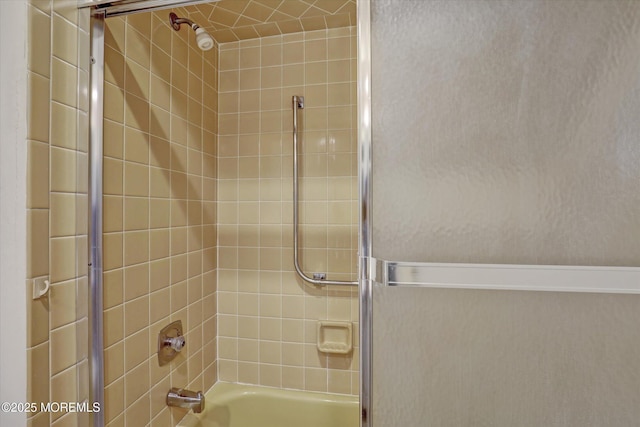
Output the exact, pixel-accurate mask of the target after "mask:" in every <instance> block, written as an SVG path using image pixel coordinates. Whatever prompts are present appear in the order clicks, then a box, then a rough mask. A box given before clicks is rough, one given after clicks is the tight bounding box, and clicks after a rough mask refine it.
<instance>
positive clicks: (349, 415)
mask: <svg viewBox="0 0 640 427" xmlns="http://www.w3.org/2000/svg"><path fill="white" fill-rule="evenodd" d="M358 411H359V409H358V399H357V398H356V397H352V396H341V395H333V394H322V393H311V392H306V391H291V390H279V389H275V388H267V387H258V386H248V385H239V384H228V383H217V384H216V385H214V386H213V387H212V388H211V389H210V390H209V391H207V393H206V394H205V409H204V411H202V413H201V414H194V413H192V412H189V413H188V414H187V416H185V417H184V418H183V419H182V421H181V422H180V424H178V427H358V425H359V424H358V423H359V420H360V418H359V416H358Z"/></svg>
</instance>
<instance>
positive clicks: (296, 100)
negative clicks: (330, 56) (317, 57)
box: [291, 95, 358, 286]
mask: <svg viewBox="0 0 640 427" xmlns="http://www.w3.org/2000/svg"><path fill="white" fill-rule="evenodd" d="M291 106H292V108H293V265H294V267H295V270H296V273H297V274H298V276H300V278H302V279H303V280H304V281H306V282H309V283H311V284H313V285H318V286H325V285H344V286H358V282H357V281H355V282H348V281H342V280H325V279H314V278H311V277H309V276H307V275H306V274H305V273H304V271H302V269H301V268H300V263H299V260H298V109H302V108H304V97H302V96H296V95H293V97H292V98H291Z"/></svg>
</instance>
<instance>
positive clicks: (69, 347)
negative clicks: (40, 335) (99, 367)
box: [50, 323, 77, 389]
mask: <svg viewBox="0 0 640 427" xmlns="http://www.w3.org/2000/svg"><path fill="white" fill-rule="evenodd" d="M50 347H51V353H50V354H51V355H50V365H51V374H52V375H55V374H57V373H59V372H61V371H63V370H65V369H67V368H69V367H71V366H72V365H73V364H74V363H76V362H77V357H76V356H77V354H76V351H77V350H76V324H75V323H71V324H69V325H66V326H63V327H60V328H58V329H54V330H52V331H51V343H50ZM74 389H75V387H74Z"/></svg>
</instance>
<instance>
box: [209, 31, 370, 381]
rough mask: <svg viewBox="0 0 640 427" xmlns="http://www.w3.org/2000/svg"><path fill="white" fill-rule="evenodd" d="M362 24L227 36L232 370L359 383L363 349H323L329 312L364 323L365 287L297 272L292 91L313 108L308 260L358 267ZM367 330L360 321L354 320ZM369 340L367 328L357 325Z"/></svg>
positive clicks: (224, 301) (262, 377)
mask: <svg viewBox="0 0 640 427" xmlns="http://www.w3.org/2000/svg"><path fill="white" fill-rule="evenodd" d="M355 46H356V44H355V28H353V27H347V28H341V29H333V30H327V31H324V30H323V31H311V32H305V33H298V34H290V35H285V36H274V37H265V38H262V39H257V40H247V41H241V42H234V43H225V44H222V45H221V50H220V77H219V78H220V102H219V105H220V116H219V117H220V121H219V143H220V146H219V151H218V154H219V168H218V230H219V240H218V242H219V266H218V267H219V272H218V274H219V287H218V291H219V292H218V311H219V338H218V339H219V358H220V361H219V362H220V366H219V373H220V379H221V380H223V381H233V382H235V381H238V382H244V383H252V384H262V385H267V386H274V387H284V388H294V389H304V390H316V391H329V392H337V393H346V394H350V393H353V394H356V393H358V351H357V349H356V350H355V351H354V352H353V353H352V354H350V355H348V356H346V357H345V356H329V357H328V356H326V355H325V354H323V353H320V352H318V350H317V349H316V321H317V320H319V319H331V320H344V321H352V322H355V325H356V326H357V321H358V305H357V292H355V290H352V289H349V288H335V287H331V288H329V289H315V288H313V287H311V286H308V285H306V284H304V283H302V282H301V281H300V280H299V279H297V278H296V276H295V275H294V273H293V265H292V263H293V261H292V259H293V250H292V246H293V234H292V209H293V205H292V168H293V163H292V145H291V141H292V139H291V138H292V136H291V129H292V112H291V96H292V95H304V96H305V98H306V107H305V109H304V110H303V111H301V125H300V129H301V137H302V143H301V145H302V147H303V148H302V150H301V155H300V164H301V170H300V175H301V176H303V177H305V178H304V179H303V180H302V182H301V203H300V208H301V212H300V218H301V224H302V226H301V243H302V248H303V249H302V251H301V255H302V261H303V267H304V269H305V270H306V271H308V272H310V273H311V272H328V273H329V277H330V278H335V279H347V280H354V278H355V277H356V270H357V259H356V245H357V243H356V241H357V227H356V224H357V221H356V218H357V205H356V200H357V197H358V196H357V190H356V186H355V181H356V179H355V177H356V175H357V168H356V155H355V152H356V138H355V124H356V116H355V114H356V108H355V106H356V92H355V75H356V70H355V55H356V48H355ZM354 330H355V331H357V327H356V328H354ZM354 339H356V340H357V333H355V334H354Z"/></svg>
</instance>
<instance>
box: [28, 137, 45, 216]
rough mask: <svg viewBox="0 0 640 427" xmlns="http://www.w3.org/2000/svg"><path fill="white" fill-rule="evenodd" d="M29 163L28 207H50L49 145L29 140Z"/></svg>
mask: <svg viewBox="0 0 640 427" xmlns="http://www.w3.org/2000/svg"><path fill="white" fill-rule="evenodd" d="M27 163H28V166H27V208H48V207H49V146H48V145H47V144H43V143H40V142H36V141H29V142H28V148H27Z"/></svg>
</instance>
